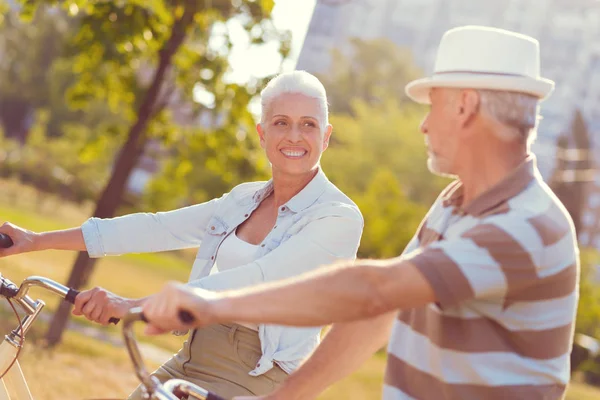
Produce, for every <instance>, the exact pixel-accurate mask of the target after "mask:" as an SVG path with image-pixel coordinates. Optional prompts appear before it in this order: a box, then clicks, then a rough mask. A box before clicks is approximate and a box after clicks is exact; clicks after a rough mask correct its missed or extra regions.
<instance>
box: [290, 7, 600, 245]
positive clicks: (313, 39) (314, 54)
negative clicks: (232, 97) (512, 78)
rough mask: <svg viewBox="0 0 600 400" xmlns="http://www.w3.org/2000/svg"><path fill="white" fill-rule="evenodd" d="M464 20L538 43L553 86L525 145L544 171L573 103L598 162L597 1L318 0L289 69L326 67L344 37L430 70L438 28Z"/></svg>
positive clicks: (591, 223)
mask: <svg viewBox="0 0 600 400" xmlns="http://www.w3.org/2000/svg"><path fill="white" fill-rule="evenodd" d="M469 24H473V25H489V26H495V27H498V28H504V29H509V30H513V31H517V32H521V33H524V34H527V35H531V36H533V37H535V38H537V39H538V40H539V41H540V49H541V50H540V51H541V57H542V60H541V62H542V75H543V76H544V77H548V78H550V79H552V80H554V81H555V82H556V90H555V92H554V93H553V94H552V96H551V97H550V98H549V99H548V100H547V101H545V102H544V103H543V104H542V114H543V116H544V119H543V121H542V122H541V123H540V127H539V134H538V140H537V142H536V143H535V144H534V147H533V150H534V151H535V152H536V154H537V155H538V162H539V166H540V170H541V172H542V174H543V175H544V177H545V178H549V176H550V174H551V173H552V170H553V167H554V165H553V161H554V156H555V143H556V139H557V137H558V135H560V134H561V133H564V132H567V131H568V129H569V127H570V123H571V118H572V117H573V114H574V111H575V109H576V108H577V107H578V108H580V109H581V111H582V113H583V115H584V117H585V118H586V120H587V123H588V129H589V131H590V134H591V139H592V143H594V144H595V159H596V160H599V161H600V1H596V0H486V1H483V0H318V1H317V4H316V6H315V10H314V13H313V17H312V20H311V22H310V26H309V29H308V33H307V36H306V39H305V42H304V46H303V48H302V51H301V52H300V55H299V58H298V63H297V66H296V68H297V69H305V70H307V71H311V72H318V73H326V72H327V68H328V67H329V65H330V51H331V50H332V49H333V48H337V49H340V50H342V51H346V52H348V51H349V42H348V39H349V38H351V37H358V38H362V39H373V38H380V37H385V38H388V39H390V40H392V41H393V42H394V43H396V44H398V45H399V46H403V47H408V48H410V49H411V50H412V52H413V57H414V59H415V61H416V63H417V64H418V65H419V66H420V67H421V68H422V69H423V71H424V72H425V73H430V72H431V71H432V69H433V62H434V58H435V54H436V51H437V46H438V44H439V41H440V39H441V37H442V35H443V33H444V32H445V31H446V30H448V29H450V28H453V27H456V26H461V25H469ZM596 183H597V184H598V186H599V188H598V189H597V190H593V191H592V193H591V194H590V198H589V206H590V207H589V210H588V211H587V213H586V214H585V215H584V223H585V224H586V226H587V227H588V230H589V231H588V232H586V233H584V234H583V235H582V242H584V243H585V244H588V243H589V244H593V245H595V247H597V248H600V176H598V177H597V178H596Z"/></svg>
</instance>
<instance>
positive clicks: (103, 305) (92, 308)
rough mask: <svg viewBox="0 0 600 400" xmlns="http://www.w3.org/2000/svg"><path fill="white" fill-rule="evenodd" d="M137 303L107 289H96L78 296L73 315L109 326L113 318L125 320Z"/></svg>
mask: <svg viewBox="0 0 600 400" xmlns="http://www.w3.org/2000/svg"><path fill="white" fill-rule="evenodd" d="M137 303H138V302H137V301H136V300H132V299H126V298H123V297H120V296H117V295H116V294H114V293H111V292H109V291H108V290H106V289H103V288H100V287H95V288H93V289H90V290H86V291H84V292H81V293H79V294H78V295H77V297H76V298H75V308H74V309H73V314H74V315H84V316H85V317H86V318H87V319H89V320H90V321H93V322H97V323H99V324H102V325H108V321H109V320H110V319H111V318H113V317H115V318H123V317H124V316H125V314H127V311H129V309H130V308H132V307H135V306H136V305H137Z"/></svg>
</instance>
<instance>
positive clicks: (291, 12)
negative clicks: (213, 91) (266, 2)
mask: <svg viewBox="0 0 600 400" xmlns="http://www.w3.org/2000/svg"><path fill="white" fill-rule="evenodd" d="M315 3H316V0H275V7H274V8H273V21H274V24H275V26H276V27H277V28H278V29H285V30H290V31H291V32H292V54H290V57H289V60H287V62H286V63H284V65H283V69H284V70H285V71H289V70H292V69H294V67H295V65H296V61H297V59H298V55H299V53H300V49H301V48H302V43H303V42H304V37H305V36H306V31H307V29H308V24H309V22H310V18H311V17H312V13H313V10H314V7H315ZM236 47H237V49H235V51H234V53H233V54H232V56H231V58H230V62H231V67H232V70H233V72H232V74H231V76H230V79H232V80H234V81H236V82H243V81H246V80H247V79H248V78H249V76H251V75H253V76H265V75H269V74H273V73H276V72H278V71H279V67H280V63H281V57H279V56H278V54H277V44H275V43H272V44H270V45H265V46H262V47H261V48H254V49H248V46H247V42H246V41H245V40H244V34H240V38H239V44H238V45H237V46H236Z"/></svg>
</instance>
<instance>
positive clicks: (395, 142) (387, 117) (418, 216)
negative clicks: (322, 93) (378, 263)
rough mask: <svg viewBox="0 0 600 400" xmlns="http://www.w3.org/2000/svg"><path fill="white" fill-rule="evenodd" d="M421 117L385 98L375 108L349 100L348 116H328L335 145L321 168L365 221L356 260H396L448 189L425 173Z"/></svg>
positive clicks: (418, 112) (418, 110)
mask: <svg viewBox="0 0 600 400" xmlns="http://www.w3.org/2000/svg"><path fill="white" fill-rule="evenodd" d="M421 111H422V110H421V108H420V107H417V106H408V105H405V106H403V107H400V106H399V105H398V103H397V100H396V99H394V98H387V99H385V100H383V101H382V103H381V104H379V105H370V104H368V103H367V102H365V101H363V100H355V101H354V102H353V110H352V114H351V115H349V114H337V113H333V114H332V115H331V123H332V125H333V130H334V132H333V136H335V137H337V141H335V142H333V141H332V143H331V144H330V146H329V148H328V149H327V151H326V152H325V153H324V154H323V158H322V161H321V163H322V165H323V169H324V171H325V172H326V173H327V175H328V176H329V178H330V179H331V181H332V182H333V183H335V184H336V185H338V187H340V189H342V190H343V191H344V192H345V193H346V194H347V195H348V196H350V198H352V199H354V200H355V201H356V203H357V205H358V206H359V207H360V209H361V211H362V213H363V216H364V217H365V229H364V233H363V239H362V243H361V247H360V255H361V256H362V257H389V256H395V255H399V254H400V253H401V252H402V251H403V249H404V247H405V246H406V244H407V243H408V241H409V240H410V238H411V237H412V235H413V234H414V233H415V230H416V229H417V227H418V224H419V222H420V221H421V220H422V219H423V217H424V216H425V213H426V211H427V208H428V207H429V206H430V205H431V203H432V202H433V201H434V200H435V199H436V198H437V196H438V195H439V193H440V191H441V189H442V188H443V187H444V186H445V185H446V184H447V183H448V180H447V179H445V178H441V177H439V176H435V175H433V174H432V173H431V172H430V171H429V169H428V167H427V152H426V147H425V143H424V140H423V135H422V134H421V133H420V132H419V122H420V120H421V117H422V113H421Z"/></svg>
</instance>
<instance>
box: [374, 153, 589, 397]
mask: <svg viewBox="0 0 600 400" xmlns="http://www.w3.org/2000/svg"><path fill="white" fill-rule="evenodd" d="M462 197H463V196H462V184H461V183H460V181H456V182H454V183H452V184H450V185H449V186H448V187H447V188H446V189H445V190H444V191H443V192H442V194H441V195H440V197H439V198H438V200H437V201H436V202H435V203H434V205H433V206H432V208H431V210H430V211H429V213H428V214H427V216H426V217H425V220H424V221H423V222H422V224H421V226H420V228H419V230H418V232H417V235H416V236H415V237H414V238H413V240H412V241H411V243H409V245H408V247H407V249H406V250H405V252H404V257H405V259H407V260H409V261H410V262H411V263H413V264H414V265H415V266H416V267H417V268H418V269H419V271H420V272H421V273H422V274H423V275H424V277H425V278H426V279H427V281H428V282H429V283H430V285H431V286H432V288H433V290H434V292H435V294H436V299H437V302H436V303H435V304H429V305H427V306H425V307H421V308H416V309H411V310H403V311H401V312H399V314H398V319H397V321H396V322H395V325H394V329H393V332H392V335H391V339H390V342H389V345H388V364H387V370H386V375H385V386H384V395H383V398H384V399H385V400H400V399H402V400H404V399H419V400H442V399H443V400H446V399H452V400H471V399H478V400H479V399H485V400H496V399H498V400H499V399H502V400H504V399H527V400H536V399H540V400H541V399H544V400H554V399H562V398H563V396H564V394H565V391H566V386H567V384H568V381H569V375H570V360H569V354H570V351H571V345H572V341H573V334H574V325H575V315H576V309H577V302H578V279H579V250H578V247H577V242H576V236H575V231H574V228H573V223H572V220H571V218H570V216H569V215H568V214H567V212H566V210H565V209H564V207H563V206H562V204H561V203H560V202H559V200H558V199H557V198H556V196H555V195H554V194H553V193H552V192H551V190H550V189H549V188H548V186H547V185H546V184H545V183H544V182H543V180H542V178H541V176H540V174H539V171H538V169H537V166H536V160H535V157H534V156H533V155H530V156H529V157H528V158H527V160H526V161H524V162H523V164H521V165H520V166H519V167H518V168H517V169H516V170H515V171H514V172H513V173H511V174H510V176H508V177H507V178H506V179H504V180H503V181H502V182H500V183H499V184H497V185H496V186H494V187H493V188H491V189H490V190H488V191H487V192H485V193H484V194H482V195H481V196H479V197H478V198H477V199H475V200H474V201H472V202H471V203H470V204H469V205H468V206H467V207H461V203H462Z"/></svg>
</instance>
